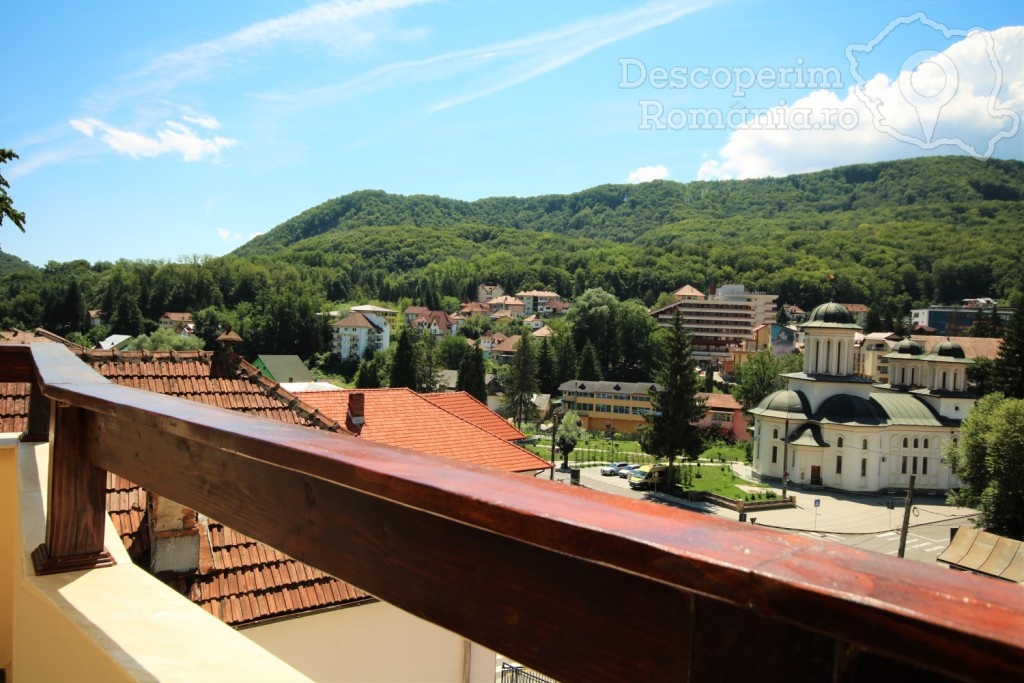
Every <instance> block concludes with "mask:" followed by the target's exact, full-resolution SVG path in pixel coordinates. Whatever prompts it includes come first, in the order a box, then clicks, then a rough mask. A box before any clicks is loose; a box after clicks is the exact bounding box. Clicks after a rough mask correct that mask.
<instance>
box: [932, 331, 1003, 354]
mask: <svg viewBox="0 0 1024 683" xmlns="http://www.w3.org/2000/svg"><path fill="white" fill-rule="evenodd" d="M913 339H914V341H916V342H917V343H919V344H921V346H923V347H924V352H925V353H926V354H928V353H931V352H932V347H934V346H937V345H939V344H941V343H942V342H944V341H951V342H956V343H957V344H959V345H960V347H961V348H963V350H964V355H965V356H967V357H968V358H978V357H982V358H991V359H992V360H995V359H996V356H998V355H999V347H1000V346H1002V344H1003V340H1002V339H994V338H991V337H945V336H942V335H936V336H921V337H913Z"/></svg>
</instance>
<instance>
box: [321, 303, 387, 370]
mask: <svg viewBox="0 0 1024 683" xmlns="http://www.w3.org/2000/svg"><path fill="white" fill-rule="evenodd" d="M331 337H332V339H333V348H334V352H335V353H336V354H338V355H339V356H340V357H341V359H342V360H347V359H358V358H362V357H363V356H364V355H365V354H366V352H367V350H368V349H369V350H372V351H383V350H384V349H386V348H388V345H389V344H390V343H391V326H390V325H388V321H387V320H385V319H384V318H380V317H378V316H377V315H375V314H373V313H351V314H349V315H348V316H347V317H345V318H342V319H341V320H336V321H334V322H333V323H331Z"/></svg>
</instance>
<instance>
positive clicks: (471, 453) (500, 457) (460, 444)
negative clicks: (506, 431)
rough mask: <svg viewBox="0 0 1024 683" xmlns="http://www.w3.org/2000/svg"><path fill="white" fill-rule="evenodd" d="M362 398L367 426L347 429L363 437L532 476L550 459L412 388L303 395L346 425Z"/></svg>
mask: <svg viewBox="0 0 1024 683" xmlns="http://www.w3.org/2000/svg"><path fill="white" fill-rule="evenodd" d="M359 393H361V394H363V396H364V409H363V416H364V418H365V419H364V422H363V424H362V425H359V426H356V425H353V424H352V423H351V422H349V423H347V424H346V427H345V428H346V429H348V430H349V431H350V432H352V433H354V434H357V435H358V436H359V438H361V439H367V440H369V441H373V442H375V443H381V444H387V445H390V446H395V447H398V448H406V449H409V450H413V451H419V452H420V453H428V454H430V455H437V456H441V457H443V458H450V459H452V460H460V461H462V462H468V463H472V464H475V465H483V466H485V467H493V468H496V469H500V470H505V471H506V472H534V471H537V470H541V469H546V468H548V467H550V465H549V464H548V463H547V461H545V460H543V459H541V458H539V457H537V456H536V455H534V454H533V453H530V452H529V451H527V450H526V449H524V448H520V447H519V446H516V445H514V444H511V443H509V442H508V441H506V440H504V439H503V438H501V437H500V436H498V435H497V434H495V433H493V432H491V431H489V430H488V429H487V428H486V427H485V426H484V425H477V424H473V423H471V422H467V421H466V420H465V419H463V418H461V417H457V416H455V415H453V414H452V413H450V412H448V411H446V410H443V409H441V408H439V407H438V406H436V405H435V404H433V403H432V402H431V401H429V400H427V399H426V398H424V397H423V396H421V395H419V394H417V393H415V392H413V391H411V390H410V389H405V388H401V389H363V390H360V391H325V392H310V393H307V394H303V395H302V398H303V399H304V400H306V401H308V402H309V403H310V404H312V405H314V406H317V407H318V408H319V409H320V410H322V411H323V413H324V415H326V416H328V417H332V418H334V419H335V420H338V421H339V422H344V421H345V420H346V418H347V416H348V410H349V398H350V397H351V396H352V395H353V394H359Z"/></svg>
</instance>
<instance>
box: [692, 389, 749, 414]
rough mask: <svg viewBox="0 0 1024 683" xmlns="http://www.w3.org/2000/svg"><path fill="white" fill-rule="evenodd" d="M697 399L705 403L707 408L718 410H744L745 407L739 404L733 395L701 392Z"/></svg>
mask: <svg viewBox="0 0 1024 683" xmlns="http://www.w3.org/2000/svg"><path fill="white" fill-rule="evenodd" d="M697 398H699V399H701V400H703V401H704V407H705V408H714V409H716V410H742V409H743V406H741V405H740V404H739V401H737V400H736V399H735V398H734V397H733V396H732V394H707V393H704V392H701V393H699V394H697Z"/></svg>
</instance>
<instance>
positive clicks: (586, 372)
mask: <svg viewBox="0 0 1024 683" xmlns="http://www.w3.org/2000/svg"><path fill="white" fill-rule="evenodd" d="M578 375H579V379H582V380H588V381H592V382H600V381H601V380H602V379H604V376H603V374H602V373H601V359H599V358H598V357H597V349H595V348H594V345H593V344H591V343H590V342H589V341H588V342H587V343H586V344H585V345H584V346H583V353H582V354H581V355H580V370H579V373H578Z"/></svg>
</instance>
